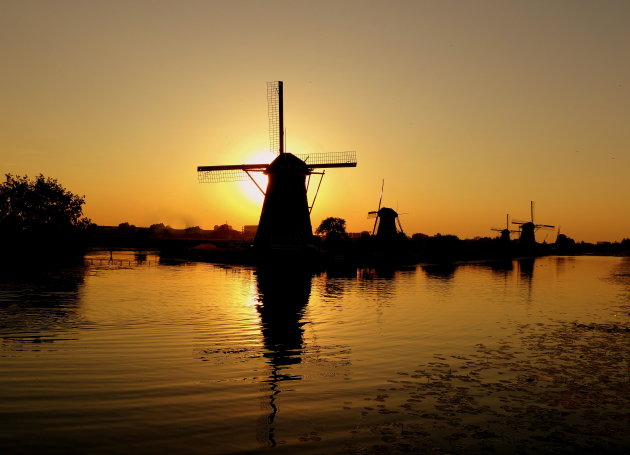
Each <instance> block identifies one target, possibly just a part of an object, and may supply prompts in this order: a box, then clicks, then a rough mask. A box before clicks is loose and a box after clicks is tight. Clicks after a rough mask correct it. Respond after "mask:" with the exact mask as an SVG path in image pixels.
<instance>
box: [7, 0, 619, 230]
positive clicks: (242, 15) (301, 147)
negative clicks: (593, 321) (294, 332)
mask: <svg viewBox="0 0 630 455" xmlns="http://www.w3.org/2000/svg"><path fill="white" fill-rule="evenodd" d="M629 23H630V3H629V2H626V1H621V0H619V1H617V0H605V1H601V2H590V1H586V0H574V1H568V0H559V1H555V2H547V1H530V2H520V1H510V0H505V1H499V0H480V1H474V2H470V1H449V0H445V1H440V2H436V1H397V2H394V3H392V2H384V1H383V2H381V1H377V2H362V1H345V2H332V1H322V2H318V3H317V4H311V3H309V2H291V1H270V2H256V1H238V2H214V1H190V0H188V1H187V0H184V1H181V2H171V1H160V0H156V1H145V0H138V1H134V2H123V1H113V2H84V1H78V0H77V1H74V0H73V1H68V0H62V1H58V2H47V1H37V0H33V1H29V2H19V1H2V2H0V38H1V39H0V51H1V52H2V55H3V71H2V72H1V73H0V100H2V106H3V109H2V110H1V111H0V171H2V173H13V174H18V175H23V174H28V175H29V176H35V175H37V174H39V173H43V174H44V175H46V176H50V177H54V178H56V179H58V180H59V182H60V183H61V184H63V185H64V186H65V187H67V188H68V189H69V190H70V191H73V192H75V193H77V194H81V195H83V194H84V195H85V196H86V207H85V209H86V210H85V212H86V215H87V216H89V217H90V218H92V220H93V221H94V222H96V223H98V224H104V225H117V224H119V223H121V222H125V221H127V222H129V223H132V224H135V225H138V226H148V225H150V224H153V223H160V222H163V223H165V224H169V225H171V226H173V227H182V228H183V227H187V226H195V225H199V226H202V227H204V228H211V227H212V226H213V225H215V224H222V223H225V222H227V223H228V224H230V225H232V226H234V227H235V228H237V229H238V228H240V227H242V226H243V225H250V224H257V222H258V216H259V214H260V208H261V202H260V200H259V199H256V197H252V195H251V194H250V192H249V190H248V189H247V188H246V187H243V184H241V183H232V184H230V183H226V184H213V185H210V184H206V185H200V184H199V183H198V182H197V175H196V167H197V166H198V165H213V164H238V163H244V162H251V158H252V156H253V155H256V154H257V153H260V152H261V151H264V150H268V148H269V145H268V132H267V126H268V122H267V104H266V91H265V83H266V82H267V81H272V80H283V81H284V83H285V118H286V127H287V150H288V151H289V152H291V153H296V154H308V153H322V152H333V151H344V150H356V151H357V157H358V166H357V168H354V169H352V168H351V169H332V170H330V171H327V172H326V176H325V178H324V181H323V183H322V187H321V190H320V193H319V195H318V198H317V203H316V205H315V208H314V210H313V213H312V222H313V226H314V227H316V226H317V225H318V224H319V222H320V221H321V220H322V219H324V218H326V217H328V216H336V217H341V218H344V219H346V220H347V226H348V230H349V231H352V232H360V231H363V230H370V229H371V226H372V222H373V221H372V220H369V219H367V212H368V211H370V210H375V208H376V205H377V204H378V198H379V193H380V185H381V180H382V179H385V193H384V196H383V205H384V206H389V207H392V208H394V209H396V210H397V211H399V212H400V213H404V215H402V217H401V222H402V225H403V227H404V228H405V231H406V232H407V233H408V234H413V233H416V232H421V233H425V234H428V235H434V234H435V233H438V232H439V233H442V234H454V235H458V236H459V237H462V238H472V237H477V236H493V235H494V234H495V233H494V232H492V231H491V230H490V228H492V227H502V226H503V225H504V224H505V214H506V213H509V214H510V215H511V217H513V218H516V219H519V218H520V219H528V218H529V201H530V200H534V201H536V217H535V219H536V221H537V222H541V223H545V224H553V225H556V226H561V229H562V232H563V233H565V234H567V235H569V236H570V237H572V238H574V239H576V240H578V241H581V240H583V241H619V240H621V239H622V238H626V237H630V202H629V200H628V198H627V194H630V179H629V178H628V170H629V169H630V128H628V126H627V123H628V118H630V60H629V59H628V58H627V56H628V55H630V27H628V24H629ZM253 189H254V190H255V191H258V190H257V189H255V187H254V188H253ZM547 235H548V236H549V238H548V239H547V240H548V241H550V240H553V239H555V233H553V232H551V233H549V234H547ZM544 237H545V234H544V233H542V232H540V233H539V234H538V239H539V241H542V240H543V239H544Z"/></svg>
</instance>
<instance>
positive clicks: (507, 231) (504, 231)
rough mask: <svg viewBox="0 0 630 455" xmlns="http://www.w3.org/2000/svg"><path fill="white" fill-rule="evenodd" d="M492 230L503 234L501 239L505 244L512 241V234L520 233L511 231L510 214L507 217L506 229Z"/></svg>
mask: <svg viewBox="0 0 630 455" xmlns="http://www.w3.org/2000/svg"><path fill="white" fill-rule="evenodd" d="M490 230H492V231H498V232H500V233H501V237H500V239H501V240H502V241H505V242H509V241H510V234H512V233H514V232H519V231H518V230H515V229H510V214H509V213H507V214H506V215H505V228H490Z"/></svg>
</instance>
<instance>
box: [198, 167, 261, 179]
mask: <svg viewBox="0 0 630 455" xmlns="http://www.w3.org/2000/svg"><path fill="white" fill-rule="evenodd" d="M266 168H267V164H232V165H226V166H197V177H198V178H199V183H222V182H242V181H245V180H249V179H250V178H251V177H250V175H249V174H248V172H262V171H264V170H265V169H266Z"/></svg>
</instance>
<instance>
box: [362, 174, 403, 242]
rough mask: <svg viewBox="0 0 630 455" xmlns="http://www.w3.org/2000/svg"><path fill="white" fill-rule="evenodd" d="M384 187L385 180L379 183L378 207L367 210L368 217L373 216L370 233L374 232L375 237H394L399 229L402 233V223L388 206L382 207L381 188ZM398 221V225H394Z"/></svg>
mask: <svg viewBox="0 0 630 455" xmlns="http://www.w3.org/2000/svg"><path fill="white" fill-rule="evenodd" d="M384 189H385V180H383V182H382V184H381V196H380V198H379V199H378V209H376V210H374V211H371V212H368V218H374V227H373V228H372V235H374V233H375V232H376V238H377V239H391V238H395V237H396V236H397V235H398V233H399V230H400V233H401V234H404V231H403V228H402V225H401V224H400V218H399V217H398V213H397V212H396V211H395V210H394V209H391V208H389V207H382V208H381V203H382V202H383V190H384ZM396 223H398V227H397V226H396ZM377 226H378V230H377Z"/></svg>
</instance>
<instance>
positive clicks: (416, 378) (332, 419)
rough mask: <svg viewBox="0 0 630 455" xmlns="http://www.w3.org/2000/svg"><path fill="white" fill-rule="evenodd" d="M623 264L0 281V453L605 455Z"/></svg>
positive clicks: (142, 271) (619, 368) (105, 264)
mask: <svg viewBox="0 0 630 455" xmlns="http://www.w3.org/2000/svg"><path fill="white" fill-rule="evenodd" d="M629 327H630V261H629V260H628V259H622V258H610V257H577V258H570V257H546V258H539V259H536V260H531V259H530V260H522V261H513V262H512V261H510V262H507V263H502V264H475V265H473V264H468V265H461V266H457V267H455V266H453V267H423V266H418V267H413V268H408V269H405V270H358V271H357V270H353V271H346V272H345V273H338V274H334V273H321V274H315V275H311V274H308V273H304V272H302V271H300V270H295V269H292V268H288V269H286V270H282V271H278V270H257V269H254V268H248V267H225V266H218V265H212V264H196V263H194V264H161V263H159V261H158V258H157V257H155V256H152V255H148V256H138V255H134V254H133V253H131V252H129V253H116V254H114V261H110V260H109V253H107V254H103V255H99V254H93V255H91V256H89V257H88V258H87V260H86V265H85V266H84V267H79V268H73V269H64V270H48V271H39V272H31V273H29V274H25V273H23V272H19V271H12V272H11V271H9V272H4V274H3V276H2V278H0V453H2V454H21V453H24V454H27V453H41V454H57V453H60V454H73V453H77V454H79V453H81V454H83V453H85V454H123V453H124V454H128V453H131V454H134V455H141V454H157V453H171V454H179V453H183V454H187V453H195V454H196V453H199V454H214V453H217V454H223V453H225V454H229V453H254V452H255V453H259V452H260V453H270V454H271V453H273V454H280V453H282V454H285V453H306V454H320V453H322V454H333V453H344V454H369V453H409V452H411V453H432V454H435V453H462V454H463V453H466V454H470V453H583V452H584V451H587V450H588V451H591V452H596V453H597V452H599V453H625V452H626V451H627V449H628V448H630V409H629V400H630V398H629V397H630V393H629V392H630V366H629V361H630V342H629V341H630V333H629Z"/></svg>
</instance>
